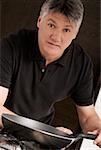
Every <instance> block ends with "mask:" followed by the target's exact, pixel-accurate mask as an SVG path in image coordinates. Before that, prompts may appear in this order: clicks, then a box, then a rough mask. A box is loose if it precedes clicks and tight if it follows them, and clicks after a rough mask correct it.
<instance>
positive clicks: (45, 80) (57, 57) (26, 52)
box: [0, 0, 101, 146]
mask: <svg viewBox="0 0 101 150" xmlns="http://www.w3.org/2000/svg"><path fill="white" fill-rule="evenodd" d="M82 18H83V5H82V3H81V1H80V0H46V1H45V2H44V4H43V6H42V7H41V11H40V16H39V18H38V21H37V27H38V30H37V31H29V30H21V31H19V32H18V33H17V34H12V35H10V36H9V37H8V38H5V39H3V40H2V42H1V52H0V53H1V56H0V69H1V71H0V85H1V86H0V116H1V115H2V113H10V114H20V115H22V116H26V117H28V118H32V119H36V120H39V121H42V122H44V123H47V124H50V123H51V121H52V118H53V115H54V107H53V105H54V103H55V102H57V101H59V100H62V99H63V98H64V97H66V96H68V95H71V97H72V98H73V99H74V102H75V104H76V107H77V112H78V116H79V121H80V125H81V127H82V130H83V132H88V131H90V132H93V133H94V134H97V135H98V136H97V138H96V140H95V141H94V142H95V144H96V145H98V146H101V120H100V119H99V117H98V115H97V114H96V112H95V109H94V106H93V100H92V99H93V83H92V81H93V74H92V64H91V61H90V59H89V57H88V56H87V55H86V54H85V52H84V51H83V50H82V48H81V47H80V46H79V45H78V44H77V43H76V41H75V38H76V35H77V33H78V31H79V28H80V25H81V22H82ZM67 109H68V108H67ZM0 124H1V127H2V126H3V125H2V121H1V123H0ZM59 129H60V130H63V131H64V132H67V133H71V131H70V130H69V129H65V128H63V127H60V128H59Z"/></svg>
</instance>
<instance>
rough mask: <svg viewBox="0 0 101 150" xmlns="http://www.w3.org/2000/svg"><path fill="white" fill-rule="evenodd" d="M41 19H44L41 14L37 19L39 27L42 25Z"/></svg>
mask: <svg viewBox="0 0 101 150" xmlns="http://www.w3.org/2000/svg"><path fill="white" fill-rule="evenodd" d="M41 20H42V18H41V16H39V18H38V20H37V27H38V28H39V27H40V23H41Z"/></svg>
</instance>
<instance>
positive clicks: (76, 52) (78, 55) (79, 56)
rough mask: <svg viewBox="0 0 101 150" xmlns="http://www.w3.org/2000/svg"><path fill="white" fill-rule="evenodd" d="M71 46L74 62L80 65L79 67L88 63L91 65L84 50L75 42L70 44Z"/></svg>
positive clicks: (88, 56) (89, 58)
mask: <svg viewBox="0 0 101 150" xmlns="http://www.w3.org/2000/svg"><path fill="white" fill-rule="evenodd" d="M72 45H73V57H74V61H75V62H79V63H81V65H84V64H88V63H91V64H92V61H91V57H90V55H89V54H88V53H87V52H86V50H84V49H83V48H82V47H81V45H80V44H79V43H78V42H77V41H76V40H74V41H73V42H72Z"/></svg>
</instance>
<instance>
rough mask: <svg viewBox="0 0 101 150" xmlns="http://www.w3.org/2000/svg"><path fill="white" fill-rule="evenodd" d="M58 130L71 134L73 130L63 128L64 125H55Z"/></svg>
mask: <svg viewBox="0 0 101 150" xmlns="http://www.w3.org/2000/svg"><path fill="white" fill-rule="evenodd" d="M56 128H57V129H58V130H60V131H63V132H65V133H67V134H73V132H72V131H71V130H70V129H67V128H64V127H56Z"/></svg>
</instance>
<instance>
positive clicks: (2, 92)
mask: <svg viewBox="0 0 101 150" xmlns="http://www.w3.org/2000/svg"><path fill="white" fill-rule="evenodd" d="M7 95H8V89H7V88H5V87H2V86H0V128H2V127H3V124H2V120H1V116H2V114H3V113H9V114H14V113H13V112H11V111H10V110H8V109H7V108H5V107H4V106H3V105H4V103H5V101H6V98H7Z"/></svg>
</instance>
